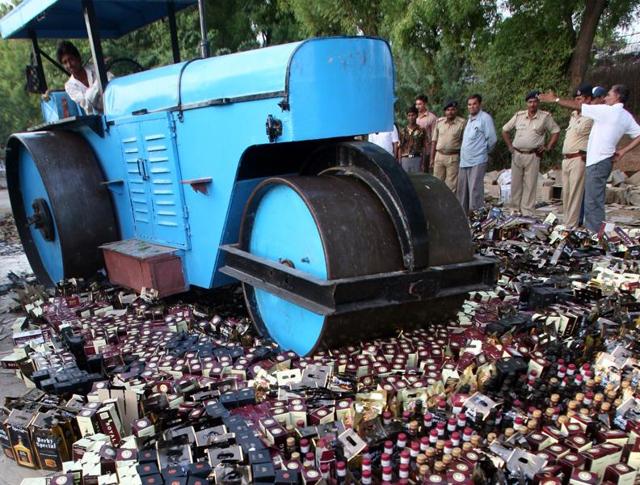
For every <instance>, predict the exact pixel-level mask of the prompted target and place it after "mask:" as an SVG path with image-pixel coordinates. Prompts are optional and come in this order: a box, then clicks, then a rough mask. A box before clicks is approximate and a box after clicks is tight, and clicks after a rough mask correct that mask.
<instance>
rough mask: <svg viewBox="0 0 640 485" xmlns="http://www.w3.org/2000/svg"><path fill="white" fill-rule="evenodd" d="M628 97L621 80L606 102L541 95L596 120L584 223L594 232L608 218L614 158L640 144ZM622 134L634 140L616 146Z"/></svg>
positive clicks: (639, 130)
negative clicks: (607, 193)
mask: <svg viewBox="0 0 640 485" xmlns="http://www.w3.org/2000/svg"><path fill="white" fill-rule="evenodd" d="M628 98H629V89H628V88H627V87H626V86H624V85H622V84H616V85H614V86H612V87H611V89H610V90H609V92H608V93H607V95H606V97H605V104H599V105H593V104H582V103H580V102H578V101H574V100H569V99H560V98H558V97H556V95H555V94H554V93H552V92H549V93H545V94H543V95H540V100H541V101H543V102H547V103H552V102H555V103H558V104H559V105H560V106H563V107H565V108H570V109H576V110H581V114H582V116H585V117H587V118H591V119H592V120H593V128H591V133H590V134H589V143H588V144H587V162H586V180H585V189H584V223H585V226H586V227H587V229H590V230H592V231H594V232H597V231H598V230H599V229H600V225H601V224H602V222H603V221H604V219H605V212H604V201H605V191H606V185H607V179H608V178H609V174H610V173H611V168H612V166H613V162H614V161H618V160H620V159H621V158H622V157H623V156H624V155H625V154H626V153H627V152H628V151H630V150H633V149H634V148H635V147H636V146H638V145H640V125H638V123H636V121H635V119H634V118H633V116H632V115H631V113H629V112H628V111H627V110H625V109H624V103H625V102H626V101H627V99H628ZM623 135H629V136H630V137H631V138H633V141H632V142H631V143H629V144H628V145H627V146H625V147H624V148H622V149H620V150H616V146H617V145H618V142H619V141H620V139H621V138H622V136H623Z"/></svg>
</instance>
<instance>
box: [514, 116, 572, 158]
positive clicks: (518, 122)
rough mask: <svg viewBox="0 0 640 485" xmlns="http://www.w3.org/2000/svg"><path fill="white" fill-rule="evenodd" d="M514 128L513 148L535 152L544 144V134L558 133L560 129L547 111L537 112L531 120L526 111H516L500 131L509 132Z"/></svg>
mask: <svg viewBox="0 0 640 485" xmlns="http://www.w3.org/2000/svg"><path fill="white" fill-rule="evenodd" d="M514 128H515V130H516V136H515V138H514V139H513V146H514V147H515V148H517V149H518V150H523V151H530V150H535V149H537V148H538V147H539V146H541V145H543V144H544V135H545V133H560V127H559V126H558V124H557V123H556V122H555V121H554V120H553V116H551V113H549V112H548V111H541V110H538V111H537V112H536V114H535V115H534V116H533V118H529V115H528V112H527V110H524V111H518V112H517V113H516V114H514V115H513V117H512V118H511V119H510V120H509V121H507V124H506V125H504V126H503V127H502V131H506V132H510V131H511V130H513V129H514Z"/></svg>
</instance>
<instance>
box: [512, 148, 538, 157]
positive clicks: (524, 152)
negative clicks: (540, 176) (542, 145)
mask: <svg viewBox="0 0 640 485" xmlns="http://www.w3.org/2000/svg"><path fill="white" fill-rule="evenodd" d="M513 149H514V150H515V151H517V152H518V153H522V154H523V155H531V154H532V153H536V154H537V153H538V150H519V149H517V148H516V147H513Z"/></svg>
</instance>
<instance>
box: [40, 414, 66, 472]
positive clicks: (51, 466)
mask: <svg viewBox="0 0 640 485" xmlns="http://www.w3.org/2000/svg"><path fill="white" fill-rule="evenodd" d="M30 429H31V438H32V441H33V449H34V451H35V454H36V457H37V459H38V463H39V464H40V468H42V469H43V470H51V471H59V470H62V463H63V462H64V461H68V460H70V459H71V456H70V453H69V448H68V444H67V442H66V440H65V437H64V432H63V429H62V427H61V426H60V425H59V424H58V420H57V419H56V417H55V416H54V415H53V413H38V414H37V415H36V416H35V418H33V421H32V422H31V426H30Z"/></svg>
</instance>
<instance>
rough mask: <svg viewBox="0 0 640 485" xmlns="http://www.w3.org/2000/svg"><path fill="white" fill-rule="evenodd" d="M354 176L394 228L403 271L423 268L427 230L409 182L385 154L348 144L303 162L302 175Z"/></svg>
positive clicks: (322, 150) (370, 146)
mask: <svg viewBox="0 0 640 485" xmlns="http://www.w3.org/2000/svg"><path fill="white" fill-rule="evenodd" d="M339 173H343V174H345V175H350V176H354V177H356V178H358V179H360V180H361V181H362V182H364V183H365V184H366V185H367V186H369V188H370V189H371V190H372V191H373V192H374V193H375V194H376V195H377V196H378V198H379V199H380V202H381V203H382V204H383V206H384V207H385V209H386V211H387V213H388V215H389V217H390V218H391V221H392V222H393V225H394V226H395V228H396V233H397V236H398V242H399V243H400V248H401V250H402V259H403V263H404V267H405V269H407V270H409V271H414V270H416V269H419V268H426V267H427V266H428V262H429V228H428V227H427V225H426V223H425V218H424V213H423V211H422V208H421V207H420V202H419V200H418V196H417V194H416V192H415V189H414V188H413V185H412V183H411V179H410V178H409V176H408V175H407V173H406V172H405V171H404V170H403V169H402V167H401V166H400V164H399V163H398V162H397V161H396V160H395V159H394V158H393V156H391V155H390V154H389V153H388V152H387V151H386V150H384V149H382V148H380V147H378V146H377V145H374V144H372V143H369V142H361V141H348V142H339V143H335V144H330V145H327V146H323V147H321V148H319V149H318V150H316V152H314V153H313V154H311V156H310V157H309V159H308V160H307V161H306V163H305V166H304V167H303V169H302V170H301V174H302V175H320V174H339Z"/></svg>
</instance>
